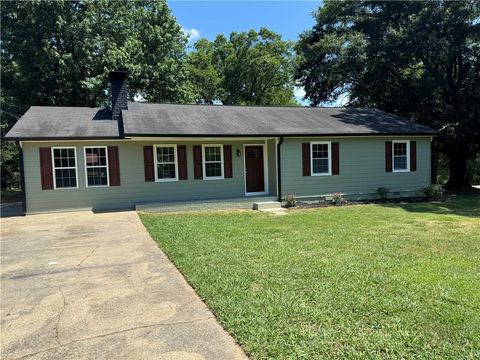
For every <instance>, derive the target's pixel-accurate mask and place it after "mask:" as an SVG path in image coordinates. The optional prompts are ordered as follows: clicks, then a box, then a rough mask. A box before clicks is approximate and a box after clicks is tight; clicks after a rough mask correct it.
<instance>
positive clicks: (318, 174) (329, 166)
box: [310, 141, 332, 176]
mask: <svg viewBox="0 0 480 360" xmlns="http://www.w3.org/2000/svg"><path fill="white" fill-rule="evenodd" d="M313 145H328V173H314V172H313ZM330 175H332V142H331V141H311V142H310V176H330Z"/></svg>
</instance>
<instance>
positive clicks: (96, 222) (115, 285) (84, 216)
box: [1, 212, 246, 360]
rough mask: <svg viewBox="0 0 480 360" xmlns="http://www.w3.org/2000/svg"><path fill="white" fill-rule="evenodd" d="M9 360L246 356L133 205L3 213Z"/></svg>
mask: <svg viewBox="0 0 480 360" xmlns="http://www.w3.org/2000/svg"><path fill="white" fill-rule="evenodd" d="M1 235H2V237H1V265H2V268H1V277H2V278H1V287H2V289H1V290H2V291H1V333H2V334H1V358H2V359H172V360H173V359H188V360H194V359H195V360H196V359H246V357H245V355H244V353H243V352H242V351H241V349H240V348H239V347H238V346H237V345H236V344H235V342H234V340H233V339H232V338H231V337H230V336H229V335H228V334H227V333H226V332H225V331H224V330H223V328H222V327H221V326H220V325H219V324H218V322H217V321H216V319H215V318H214V316H213V314H212V313H211V312H210V311H209V310H208V308H207V307H206V306H205V305H204V304H203V302H202V301H201V300H200V299H199V297H198V296H197V295H196V293H195V292H194V291H193V289H192V288H191V287H190V286H189V285H188V284H187V283H186V281H185V280H184V278H183V277H182V276H181V274H180V273H179V272H178V271H177V269H176V268H175V267H174V266H173V264H172V263H171V262H170V261H169V260H168V259H167V258H166V256H165V255H164V254H163V252H162V251H161V250H160V249H159V248H158V247H157V245H156V244H155V242H154V241H153V240H152V239H151V238H150V235H149V234H148V233H147V231H146V230H145V228H144V227H143V225H142V224H141V222H140V220H139V218H138V216H137V214H136V213H135V212H118V213H104V214H92V213H91V212H75V213H62V214H49V215H32V216H26V217H12V218H4V219H1Z"/></svg>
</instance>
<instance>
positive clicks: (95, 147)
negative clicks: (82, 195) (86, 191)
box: [83, 145, 110, 188]
mask: <svg viewBox="0 0 480 360" xmlns="http://www.w3.org/2000/svg"><path fill="white" fill-rule="evenodd" d="M98 148H104V149H105V158H106V159H107V165H93V166H92V165H90V166H88V165H87V149H98ZM83 163H84V169H85V187H86V188H102V187H110V173H109V159H108V148H107V146H105V145H100V146H95V145H88V146H84V147H83ZM99 167H106V168H107V185H88V173H87V169H88V168H99Z"/></svg>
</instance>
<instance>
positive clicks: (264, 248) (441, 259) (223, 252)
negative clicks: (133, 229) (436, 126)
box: [140, 195, 480, 359]
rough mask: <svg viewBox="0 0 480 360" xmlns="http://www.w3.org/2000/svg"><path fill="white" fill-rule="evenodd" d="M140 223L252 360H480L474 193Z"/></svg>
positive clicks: (158, 217) (479, 255)
mask: <svg viewBox="0 0 480 360" xmlns="http://www.w3.org/2000/svg"><path fill="white" fill-rule="evenodd" d="M140 216H141V218H142V220H143V222H144V224H145V226H146V227H147V229H148V230H149V232H150V233H151V234H152V236H153V237H154V239H155V240H156V241H157V242H158V245H159V246H160V247H161V248H162V250H164V251H165V253H166V254H167V255H168V256H169V258H170V259H172V261H173V262H174V263H175V264H176V266H177V267H178V268H179V269H180V271H181V272H182V273H183V274H184V276H185V277H186V279H187V280H188V281H189V282H190V284H192V286H193V287H194V288H195V289H196V291H197V293H198V294H199V295H200V296H201V297H202V298H203V299H204V300H205V301H206V303H207V304H208V306H209V307H210V308H211V309H212V310H213V311H214V313H215V314H216V316H217V318H218V319H219V321H220V322H221V323H222V324H223V326H224V327H225V328H226V329H227V330H228V331H229V332H230V333H231V334H232V335H233V336H234V337H235V338H236V340H237V341H238V342H239V344H240V345H241V346H242V347H243V349H244V350H245V351H246V352H247V354H249V355H250V356H251V357H252V358H256V359H312V358H322V359H333V358H335V359H340V358H382V359H383V358H391V359H392V358H395V359H397V358H415V359H432V358H442V359H460V358H461V359H478V358H480V197H478V196H476V195H471V196H460V197H457V198H453V199H450V200H448V201H446V202H443V203H419V204H404V205H402V204H387V205H355V206H347V207H338V208H337V207H330V208H320V209H307V210H294V211H291V212H290V213H289V215H288V216H284V217H272V216H269V215H266V214H263V213H259V212H253V211H236V212H198V213H183V214H141V215H140Z"/></svg>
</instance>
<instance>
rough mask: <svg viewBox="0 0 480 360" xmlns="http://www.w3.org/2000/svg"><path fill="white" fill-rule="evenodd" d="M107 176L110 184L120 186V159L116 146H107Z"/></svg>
mask: <svg viewBox="0 0 480 360" xmlns="http://www.w3.org/2000/svg"><path fill="white" fill-rule="evenodd" d="M108 177H109V181H110V186H120V161H119V158H118V146H109V147H108Z"/></svg>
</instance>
